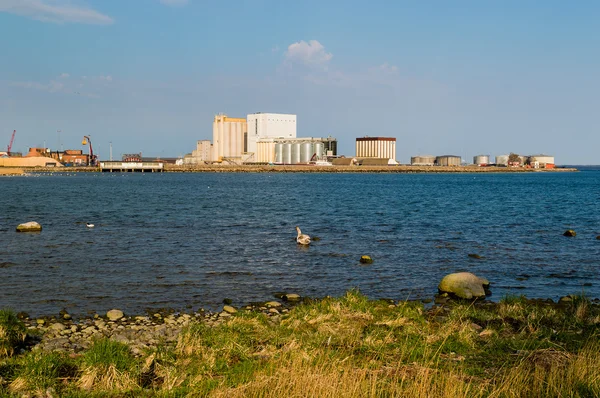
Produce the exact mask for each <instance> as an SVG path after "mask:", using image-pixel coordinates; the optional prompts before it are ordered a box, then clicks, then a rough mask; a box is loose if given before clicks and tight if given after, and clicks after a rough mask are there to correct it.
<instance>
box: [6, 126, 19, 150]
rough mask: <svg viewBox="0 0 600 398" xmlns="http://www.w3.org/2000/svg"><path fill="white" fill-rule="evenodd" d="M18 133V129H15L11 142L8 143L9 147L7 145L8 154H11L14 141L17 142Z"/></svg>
mask: <svg viewBox="0 0 600 398" xmlns="http://www.w3.org/2000/svg"><path fill="white" fill-rule="evenodd" d="M16 133H17V130H13V133H12V136H11V137H10V143H9V144H8V147H6V154H7V155H8V156H10V152H11V151H12V146H13V142H15V134H16Z"/></svg>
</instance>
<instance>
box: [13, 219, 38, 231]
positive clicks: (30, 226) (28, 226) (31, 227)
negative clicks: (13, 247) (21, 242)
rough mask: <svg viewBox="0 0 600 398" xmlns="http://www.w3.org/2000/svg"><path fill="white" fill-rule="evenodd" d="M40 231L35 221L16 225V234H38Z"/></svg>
mask: <svg viewBox="0 0 600 398" xmlns="http://www.w3.org/2000/svg"><path fill="white" fill-rule="evenodd" d="M41 230H42V226H41V225H40V224H38V223H37V222H35V221H29V222H26V223H23V224H19V225H17V232H40V231H41Z"/></svg>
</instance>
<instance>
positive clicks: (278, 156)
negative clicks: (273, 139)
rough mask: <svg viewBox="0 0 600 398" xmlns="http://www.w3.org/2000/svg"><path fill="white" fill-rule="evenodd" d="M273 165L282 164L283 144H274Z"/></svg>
mask: <svg viewBox="0 0 600 398" xmlns="http://www.w3.org/2000/svg"><path fill="white" fill-rule="evenodd" d="M275 163H278V164H281V163H283V144H279V143H277V144H275Z"/></svg>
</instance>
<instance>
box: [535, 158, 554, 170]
mask: <svg viewBox="0 0 600 398" xmlns="http://www.w3.org/2000/svg"><path fill="white" fill-rule="evenodd" d="M535 162H537V163H538V164H539V167H541V168H553V167H554V165H555V163H554V156H548V155H533V156H530V157H529V163H531V164H533V163H535Z"/></svg>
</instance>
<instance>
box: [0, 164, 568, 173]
mask: <svg viewBox="0 0 600 398" xmlns="http://www.w3.org/2000/svg"><path fill="white" fill-rule="evenodd" d="M4 171H5V172H3V168H1V167H0V175H14V174H17V175H18V174H23V173H27V172H34V173H36V172H41V173H80V172H88V173H89V172H96V173H99V172H100V170H99V169H98V168H95V167H32V168H21V169H19V172H9V170H8V168H6V169H4ZM577 171H579V170H578V169H576V168H573V167H568V168H553V169H531V168H525V167H496V166H491V167H478V166H408V165H399V166H309V165H285V166H283V165H193V166H176V165H172V164H166V165H165V169H164V172H165V173H388V174H389V173H402V174H412V173H555V172H559V173H560V172H577Z"/></svg>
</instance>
